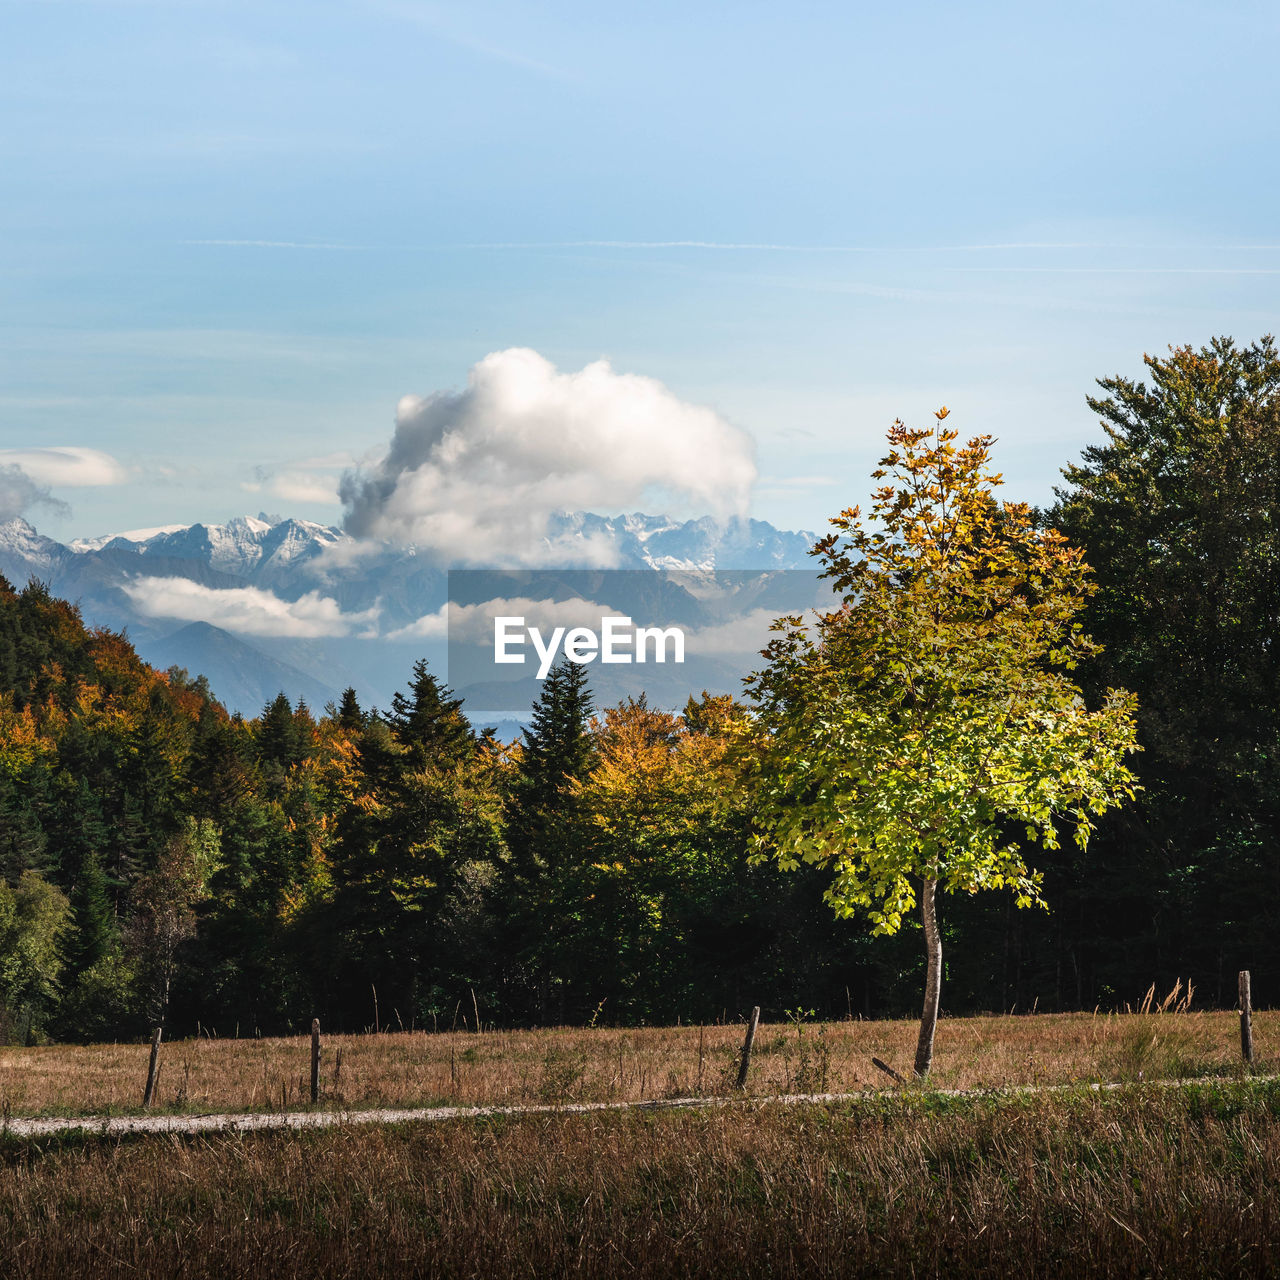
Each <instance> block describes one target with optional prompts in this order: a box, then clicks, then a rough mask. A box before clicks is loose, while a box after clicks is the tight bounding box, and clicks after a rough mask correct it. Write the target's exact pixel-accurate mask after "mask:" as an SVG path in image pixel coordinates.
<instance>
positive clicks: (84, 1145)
mask: <svg viewBox="0 0 1280 1280" xmlns="http://www.w3.org/2000/svg"><path fill="white" fill-rule="evenodd" d="M1278 1186H1280V1086H1277V1085H1276V1084H1275V1083H1274V1082H1272V1081H1268V1080H1257V1079H1252V1080H1213V1081H1203V1082H1198V1083H1193V1084H1188V1085H1182V1086H1178V1087H1176V1088H1160V1087H1155V1086H1150V1085H1147V1084H1142V1083H1138V1084H1134V1085H1131V1086H1126V1087H1124V1088H1123V1089H1120V1090H1115V1091H1107V1092H1102V1093H1099V1092H1096V1091H1091V1090H1083V1089H1082V1090H1068V1091H1052V1092H1043V1093H1035V1094H1022V1095H991V1094H986V1095H965V1096H961V1097H956V1096H949V1095H943V1094H937V1093H932V1094H930V1093H914V1092H913V1093H906V1094H902V1095H896V1096H887V1095H869V1096H868V1097H866V1098H862V1099H857V1100H854V1101H850V1102H842V1103H837V1104H831V1105H826V1106H819V1105H810V1104H806V1105H803V1106H793V1107H783V1106H778V1105H776V1104H771V1103H767V1102H757V1103H753V1104H747V1105H746V1106H743V1107H741V1108H733V1109H730V1108H720V1109H715V1110H711V1111H705V1110H704V1111H678V1110H677V1111H662V1112H643V1111H641V1112H636V1111H624V1112H609V1113H598V1112H597V1113H592V1114H586V1115H583V1114H563V1113H560V1114H550V1115H548V1114H542V1115H538V1116H519V1117H511V1116H503V1117H495V1118H488V1119H483V1120H466V1121H452V1122H447V1123H441V1124H421V1123H418V1124H400V1125H378V1126H368V1127H361V1128H346V1129H344V1128H338V1129H330V1130H325V1131H310V1132H304V1133H280V1132H269V1133H262V1132H259V1133H251V1134H226V1135H216V1136H201V1137H178V1136H166V1137H160V1138H157V1137H148V1138H136V1137H134V1138H127V1139H114V1140H113V1139H106V1138H103V1137H101V1136H92V1135H86V1134H77V1135H64V1136H61V1137H59V1138H57V1139H52V1140H50V1139H45V1140H42V1141H40V1142H35V1141H30V1140H26V1141H23V1140H19V1139H16V1138H12V1137H10V1138H7V1139H5V1138H2V1137H0V1274H4V1275H12V1276H22V1277H24V1278H25V1280H44V1278H45V1277H58V1278H59V1280H61V1278H62V1277H65V1276H68V1275H77V1276H78V1275H92V1276H95V1277H103V1278H106V1280H114V1278H115V1277H124V1276H138V1275H146V1276H155V1277H169V1276H175V1277H176V1276H184V1277H190V1278H192V1280H202V1278H204V1277H219V1278H220V1280H225V1278H226V1277H271V1278H272V1280H280V1278H281V1277H292V1276H304V1275H305V1276H313V1275H325V1276H341V1277H347V1276H350V1277H355V1276H360V1277H369V1276H449V1277H506V1276H542V1275H549V1276H550V1275H554V1276H602V1275H644V1276H656V1277H666V1276H673V1277H674V1276H692V1275H700V1276H725V1277H756V1276H762V1277H763V1276H781V1277H800V1276H805V1277H809V1276H819V1277H821V1276H943V1275H945V1276H951V1277H955V1276H970V1275H1000V1274H1014V1273H1016V1274H1019V1275H1024V1276H1055V1277H1073V1276H1096V1275H1107V1276H1115V1277H1125V1276H1179V1277H1184V1276H1242V1275H1245V1276H1268V1275H1274V1274H1275V1273H1276V1271H1277V1268H1280V1197H1277V1196H1276V1194H1275V1192H1276V1188H1277V1187H1278Z"/></svg>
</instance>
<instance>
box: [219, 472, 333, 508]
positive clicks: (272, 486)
mask: <svg viewBox="0 0 1280 1280" xmlns="http://www.w3.org/2000/svg"><path fill="white" fill-rule="evenodd" d="M240 487H241V488H242V489H243V490H244V491H245V493H263V492H265V493H269V494H270V495H271V496H272V497H274V498H280V499H282V500H283V501H285V502H313V503H320V504H322V505H325V506H333V507H336V506H337V505H338V504H339V503H340V502H341V501H342V499H341V498H339V497H338V482H337V480H336V479H332V478H329V477H326V476H318V475H307V474H305V473H298V472H285V473H284V474H283V475H278V476H272V477H271V478H270V479H269V480H265V481H264V480H246V481H245V482H244V483H243V484H241V486H240Z"/></svg>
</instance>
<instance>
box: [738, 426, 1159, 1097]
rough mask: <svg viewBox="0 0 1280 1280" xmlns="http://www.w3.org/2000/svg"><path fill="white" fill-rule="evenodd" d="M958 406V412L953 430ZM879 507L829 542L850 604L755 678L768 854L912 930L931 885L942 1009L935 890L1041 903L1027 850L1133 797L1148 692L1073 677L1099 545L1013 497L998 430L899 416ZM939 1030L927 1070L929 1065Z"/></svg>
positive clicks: (931, 932)
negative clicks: (1004, 493) (1089, 685)
mask: <svg viewBox="0 0 1280 1280" xmlns="http://www.w3.org/2000/svg"><path fill="white" fill-rule="evenodd" d="M945 417H946V410H943V411H941V412H940V413H939V414H938V418H939V424H940V423H941V420H942V419H943V418H945ZM888 438H889V445H890V451H889V453H888V454H887V456H886V457H885V458H884V459H883V460H882V462H881V467H880V469H879V470H877V471H876V472H875V473H874V476H875V478H876V479H878V480H884V479H889V481H890V482H889V483H887V484H883V485H882V486H881V487H880V488H878V489H877V490H875V492H874V494H873V497H872V506H871V509H870V512H869V517H870V518H869V520H867V521H864V519H863V517H862V514H861V511H860V509H859V508H858V507H852V508H850V509H848V510H846V511H844V512H843V513H842V514H841V515H839V516H837V517H836V518H835V519H834V520H833V521H832V524H833V526H834V530H835V531H834V532H833V533H831V534H830V535H828V536H827V537H826V538H823V539H822V540H821V541H820V542H819V543H818V544H817V546H816V547H815V549H814V554H815V555H816V556H817V557H818V558H819V559H820V560H821V562H822V563H823V565H824V571H823V572H824V576H826V577H829V578H831V579H832V582H833V585H834V587H835V588H836V590H837V591H838V592H839V593H840V594H841V596H842V598H843V604H842V607H840V608H839V609H836V610H833V611H831V612H827V613H824V614H821V615H819V617H818V619H817V622H816V625H814V626H812V627H810V626H806V624H805V621H804V619H802V618H799V617H793V618H786V619H782V620H780V622H779V623H778V624H776V625H777V629H778V631H779V634H778V635H777V636H776V637H775V639H774V640H773V641H772V642H771V643H770V645H769V647H768V648H767V649H766V651H765V655H766V657H767V658H768V666H767V667H765V668H764V669H763V670H762V671H761V672H759V673H757V674H756V675H754V676H753V677H752V678H751V681H750V685H749V688H750V691H751V694H752V696H753V698H754V700H755V704H756V708H757V713H758V722H757V733H758V739H757V740H758V744H759V746H758V751H759V754H758V757H757V760H756V763H755V766H754V769H753V775H752V776H753V784H754V791H755V796H756V805H757V819H758V822H759V824H760V826H761V829H762V833H763V834H762V843H761V850H762V853H764V854H768V855H772V856H774V857H776V858H777V860H778V861H779V863H780V865H781V866H783V867H784V868H794V867H796V866H797V865H798V864H799V863H800V862H801V861H804V862H808V863H811V864H815V865H818V866H822V867H824V868H828V869H829V870H830V872H831V877H832V878H831V885H830V887H829V889H828V890H827V898H828V901H829V902H830V903H831V905H832V906H833V907H834V908H835V910H836V912H837V913H838V914H841V915H852V914H853V913H854V912H855V911H856V910H858V909H862V910H864V911H865V912H866V913H867V915H868V917H869V918H870V920H871V921H872V925H873V929H874V931H875V932H878V933H893V932H895V931H896V930H897V929H898V927H899V926H900V924H901V922H902V919H903V917H904V915H905V914H906V913H907V912H908V911H909V910H911V909H912V908H913V906H914V905H915V903H916V900H917V898H919V900H920V902H921V906H922V908H923V916H924V924H925V929H926V934H927V936H928V941H929V948H930V957H929V958H930V969H929V994H930V996H931V997H932V1000H927V1002H926V1021H927V1020H928V1018H929V1016H930V1010H929V1007H928V1005H929V1003H932V1004H933V1016H935V1017H936V981H937V980H940V974H938V975H937V976H936V977H935V972H934V970H935V968H940V963H941V950H940V943H938V941H937V938H936V934H937V926H936V920H935V919H934V894H935V889H936V888H937V887H939V886H940V887H941V888H943V889H944V890H946V891H949V892H952V893H954V892H957V891H963V892H966V893H974V892H976V891H978V890H979V889H1000V888H1005V887H1008V888H1010V889H1012V891H1013V893H1014V895H1015V898H1016V901H1017V903H1018V905H1019V906H1028V905H1031V904H1032V903H1037V902H1040V901H1041V896H1040V877H1039V875H1038V874H1037V873H1036V872H1035V871H1034V870H1032V869H1031V868H1030V867H1029V866H1028V864H1027V860H1026V855H1027V848H1028V845H1031V844H1039V845H1041V846H1043V847H1045V848H1048V849H1053V848H1056V847H1057V844H1058V841H1059V831H1060V826H1061V824H1063V823H1064V822H1065V823H1066V825H1068V826H1069V827H1070V829H1071V831H1072V834H1073V836H1074V838H1075V840H1076V842H1077V843H1078V844H1079V845H1080V846H1082V847H1083V846H1084V845H1086V844H1087V842H1088V838H1089V834H1090V832H1091V831H1092V830H1093V825H1094V821H1095V819H1096V817H1097V815H1099V814H1101V813H1103V812H1104V811H1105V810H1106V809H1108V808H1109V807H1111V806H1112V805H1114V804H1116V803H1117V801H1118V800H1119V799H1120V798H1121V797H1123V796H1125V795H1130V794H1131V782H1132V775H1131V774H1130V773H1129V771H1128V770H1127V769H1126V767H1125V765H1124V763H1123V759H1124V756H1125V754H1126V753H1127V752H1128V751H1129V750H1131V749H1132V747H1133V742H1134V726H1133V714H1134V709H1135V708H1134V699H1133V698H1132V696H1130V695H1127V694H1123V693H1118V692H1115V691H1109V692H1108V693H1107V695H1106V697H1105V698H1104V700H1103V704H1102V706H1101V707H1100V708H1099V709H1098V710H1097V711H1089V710H1087V709H1086V707H1085V705H1084V703H1083V700H1082V698H1081V695H1080V691H1079V689H1078V688H1077V687H1076V686H1075V685H1074V684H1073V683H1072V681H1071V679H1070V678H1069V676H1068V674H1067V673H1068V672H1069V671H1071V670H1072V668H1074V667H1075V666H1076V664H1077V663H1078V662H1079V661H1080V659H1081V658H1083V657H1086V656H1088V655H1090V654H1092V653H1093V652H1094V649H1095V646H1094V644H1093V643H1092V642H1091V641H1090V640H1089V639H1088V638H1087V637H1086V636H1085V635H1084V633H1083V631H1082V630H1081V627H1080V624H1079V623H1078V622H1077V621H1076V620H1075V619H1076V615H1077V614H1078V613H1079V611H1080V609H1081V608H1082V606H1083V604H1084V601H1085V597H1086V594H1087V591H1088V580H1087V574H1088V570H1087V568H1086V566H1085V564H1084V560H1083V556H1082V553H1081V552H1080V551H1079V550H1078V549H1075V548H1073V547H1071V546H1070V545H1069V544H1068V543H1067V541H1066V539H1065V538H1064V537H1063V536H1062V535H1061V534H1059V533H1057V532H1055V531H1053V530H1040V529H1037V528H1036V527H1035V526H1034V524H1033V521H1032V518H1031V512H1030V510H1029V508H1028V507H1027V506H1025V505H1024V504H1020V503H1011V502H1004V503H1001V502H998V501H997V500H996V498H995V497H994V489H995V487H996V486H997V485H998V484H999V482H1000V477H999V475H997V474H996V473H994V472H992V471H991V470H990V467H989V455H990V446H991V443H992V440H991V437H988V436H978V437H975V438H974V439H972V440H970V441H969V443H968V444H967V445H965V446H962V447H960V446H957V445H956V443H955V441H956V438H957V434H956V432H954V431H951V430H947V429H944V428H942V427H941V425H939V426H938V427H937V428H935V429H933V430H913V429H910V428H907V427H905V426H903V424H902V423H900V422H899V423H895V424H894V426H893V427H892V428H891V429H890V431H889V437H888ZM928 1040H929V1044H928V1046H926V1045H925V1044H924V1042H923V1039H922V1049H921V1056H920V1057H919V1058H918V1060H917V1070H918V1071H919V1072H920V1074H924V1073H925V1072H926V1071H927V1070H928V1065H929V1058H930V1056H931V1044H932V1029H931V1028H928Z"/></svg>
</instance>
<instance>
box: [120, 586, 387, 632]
mask: <svg viewBox="0 0 1280 1280" xmlns="http://www.w3.org/2000/svg"><path fill="white" fill-rule="evenodd" d="M123 589H124V591H125V593H126V594H127V595H128V596H129V598H130V599H131V600H132V601H133V603H134V605H135V606H136V607H137V609H138V611H139V612H140V613H142V614H143V615H145V616H146V617H149V618H176V619H179V620H181V621H184V622H208V623H211V624H212V625H213V626H215V627H222V628H223V629H224V630H226V631H236V632H239V633H241V634H243V635H250V636H296V637H299V638H305V639H315V638H317V637H320V636H350V635H359V636H360V637H361V638H371V637H373V636H375V635H376V634H377V623H378V614H379V612H380V610H379V609H378V608H377V607H376V606H375V607H374V608H372V609H366V610H364V611H363V612H360V613H343V612H342V608H341V606H340V605H339V604H338V602H337V601H336V600H334V599H332V598H330V597H329V596H322V595H321V594H320V593H319V592H318V591H309V592H307V594H306V595H304V596H302V597H301V598H300V599H297V600H282V599H281V598H280V597H279V596H277V595H274V594H273V593H272V592H270V591H264V590H262V589H261V588H260V587H206V586H203V585H201V584H200V583H198V582H191V581H189V580H187V579H186V578H134V579H131V580H130V581H128V582H125V583H124V584H123Z"/></svg>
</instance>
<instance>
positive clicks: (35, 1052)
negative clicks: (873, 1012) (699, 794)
mask: <svg viewBox="0 0 1280 1280" xmlns="http://www.w3.org/2000/svg"><path fill="white" fill-rule="evenodd" d="M1238 1027H1239V1019H1238V1016H1237V1015H1236V1014H1233V1013H1230V1012H1197V1013H1179V1014H1174V1013H1165V1014H1156V1013H1150V1014H1113V1015H1106V1014H1097V1015H1090V1014H1058V1015H1038V1016H1031V1017H1022V1016H1018V1017H978V1018H963V1019H947V1020H944V1021H943V1022H941V1023H940V1024H939V1027H938V1038H937V1050H936V1056H935V1067H934V1072H933V1075H932V1076H931V1077H930V1084H931V1085H933V1086H935V1087H938V1088H954V1089H983V1088H998V1087H1007V1086H1010V1085H1022V1084H1027V1085H1038V1084H1068V1083H1075V1082H1081V1081H1111V1080H1133V1079H1138V1078H1144V1079H1148V1080H1151V1079H1157V1078H1173V1077H1182V1076H1204V1075H1218V1074H1231V1073H1232V1072H1233V1071H1235V1070H1237V1064H1238V1059H1239V1032H1238ZM915 1036H916V1023H915V1022H908V1021H899V1022H839V1023H829V1024H825V1025H822V1024H814V1023H806V1024H804V1025H797V1024H795V1023H784V1024H771V1025H762V1026H761V1028H760V1030H759V1033H758V1035H757V1037H756V1048H755V1053H754V1055H753V1059H752V1068H751V1077H750V1080H749V1082H748V1088H749V1090H750V1092H752V1093H756V1094H770V1093H793V1092H796V1093H802V1092H846V1091H856V1090H860V1089H867V1088H880V1087H882V1086H884V1085H885V1084H887V1083H889V1081H888V1079H887V1077H885V1076H884V1075H882V1074H881V1073H880V1072H878V1071H877V1070H876V1069H875V1068H874V1067H873V1066H872V1065H871V1058H872V1056H876V1057H879V1058H881V1059H883V1060H884V1061H887V1062H889V1063H890V1064H891V1065H894V1066H896V1067H898V1069H899V1070H901V1071H902V1072H903V1073H904V1074H907V1073H908V1069H909V1065H910V1063H911V1061H912V1058H913V1056H914V1047H915ZM741 1042H742V1028H741V1027H740V1026H733V1025H730V1026H710V1027H706V1028H699V1027H696V1026H694V1027H660V1028H642V1029H633V1030H620V1029H612V1028H594V1029H560V1030H541V1031H510V1032H507V1031H495V1032H485V1033H484V1034H482V1035H476V1034H473V1033H470V1032H453V1033H440V1034H438V1035H436V1034H424V1033H390V1034H382V1035H358V1036H329V1037H325V1040H324V1054H323V1059H322V1064H321V1086H322V1087H321V1105H322V1106H324V1107H330V1108H341V1107H351V1108H355V1107H360V1108H364V1107H377V1106H422V1105H436V1104H440V1103H456V1104H462V1105H471V1104H484V1103H494V1104H521V1103H531V1102H558V1101H626V1100H641V1099H652V1098H662V1097H675V1096H694V1095H712V1094H718V1093H724V1092H727V1091H728V1089H729V1085H730V1083H731V1081H732V1078H733V1076H734V1074H735V1071H736V1064H737V1054H738V1051H739V1049H740V1047H741ZM1254 1043H1255V1052H1256V1054H1257V1067H1256V1069H1257V1070H1259V1071H1274V1070H1276V1069H1277V1067H1280V1060H1278V1058H1277V1054H1278V1051H1280V1013H1277V1012H1265V1013H1260V1014H1257V1015H1255V1018H1254ZM339 1054H340V1055H341V1059H340V1062H339ZM147 1057H148V1048H147V1046H146V1045H142V1044H138V1045H90V1046H84V1047H81V1046H74V1045H56V1046H47V1047H37V1048H30V1049H27V1048H0V1110H3V1111H6V1112H8V1113H9V1114H12V1115H41V1114H47V1115H57V1114H66V1115H85V1114H100V1113H113V1114H114V1113H120V1112H124V1111H133V1110H137V1109H139V1104H140V1102H141V1096H142V1087H143V1083H144V1081H145V1076H146V1068H147ZM309 1063H310V1041H309V1038H308V1037H294V1038H281V1039H263V1040H221V1039H204V1038H202V1039H198V1040H182V1041H175V1042H172V1043H169V1044H166V1045H165V1047H164V1052H163V1055H162V1068H161V1076H160V1085H159V1093H158V1099H159V1103H158V1106H159V1108H160V1109H165V1110H172V1111H178V1112H210V1111H261V1110H279V1109H281V1108H290V1109H292V1108H296V1107H298V1106H300V1105H302V1104H303V1103H304V1102H305V1100H306V1099H307V1096H308V1079H309V1076H308V1073H309V1069H310V1068H309Z"/></svg>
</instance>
